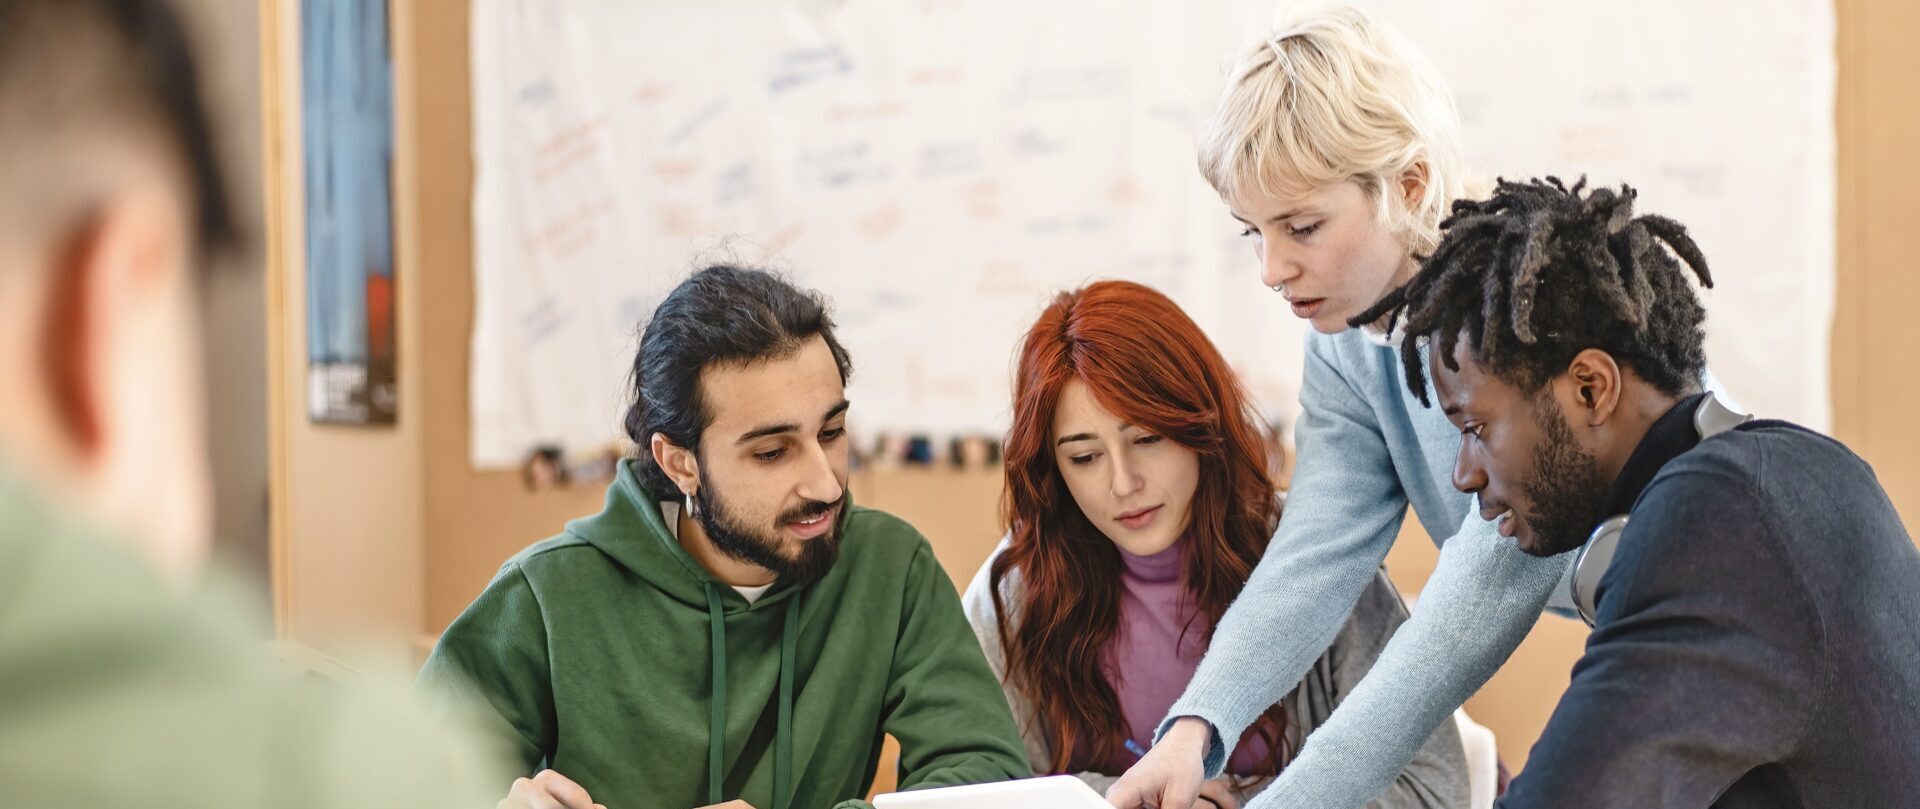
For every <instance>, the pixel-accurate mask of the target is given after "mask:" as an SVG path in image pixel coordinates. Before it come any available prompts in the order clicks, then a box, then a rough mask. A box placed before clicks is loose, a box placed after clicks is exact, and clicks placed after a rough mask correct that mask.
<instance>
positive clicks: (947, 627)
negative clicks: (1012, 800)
mask: <svg viewBox="0 0 1920 809" xmlns="http://www.w3.org/2000/svg"><path fill="white" fill-rule="evenodd" d="M905 586H906V593H907V602H906V610H905V614H904V615H902V616H901V620H900V639H899V642H898V644H897V645H896V646H895V648H894V659H893V669H892V672H891V676H890V677H889V678H888V686H887V694H886V705H885V708H884V711H885V717H886V718H885V721H884V728H885V730H886V732H887V733H890V734H892V735H893V737H894V738H895V739H898V740H899V741H900V771H901V775H900V788H901V789H902V790H908V789H914V788H923V787H935V786H954V785H958V784H977V783H985V782H989V781H1005V780H1007V779H1010V778H1025V777H1027V776H1029V775H1032V774H1033V769H1032V767H1030V766H1029V765H1028V763H1027V756H1026V752H1025V750H1023V749H1022V747H1021V744H1020V734H1019V732H1018V731H1017V730H1015V728H1014V723H1013V715H1012V713H1011V712H1010V711H1009V709H1008V707H1007V699H1006V696H1005V695H1004V694H1003V693H1002V692H1001V690H1000V686H999V683H998V682H997V680H996V678H995V677H994V673H993V670H992V669H990V668H988V666H987V661H986V659H985V657H983V656H982V654H981V646H980V642H979V641H978V640H977V639H976V638H975V637H974V635H973V632H972V631H971V628H970V626H969V624H968V621H967V617H966V615H965V614H963V612H962V610H961V607H960V597H959V595H958V594H957V593H955V592H954V590H953V583H952V582H951V581H949V580H948V579H947V576H946V574H945V573H944V572H942V571H941V570H940V566H939V563H938V562H936V561H934V558H933V551H932V549H931V548H930V547H928V546H927V544H926V542H925V541H924V540H922V541H921V543H920V547H919V548H918V550H916V551H915V554H914V558H913V562H912V564H911V565H910V566H909V568H908V571H907V581H906V582H905Z"/></svg>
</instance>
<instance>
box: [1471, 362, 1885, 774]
mask: <svg viewBox="0 0 1920 809" xmlns="http://www.w3.org/2000/svg"><path fill="white" fill-rule="evenodd" d="M1698 401H1699V397H1691V398H1689V399H1687V400H1685V401H1683V402H1681V403H1680V404H1679V405H1677V406H1676V407H1674V408H1673V410H1672V411H1670V412H1668V413H1667V414H1666V415H1665V416H1664V417H1662V418H1661V419H1660V420H1659V421H1658V422H1656V423H1655V424H1654V426H1653V428H1652V429H1650V430H1649V431H1648V433H1647V436H1646V438H1645V439H1644V440H1643V441H1642V442H1641V443H1640V445H1639V447H1638V448H1637V449H1636V450H1635V451H1634V454H1633V455H1632V457H1631V458H1630V459H1629V460H1628V462H1627V465H1626V466H1625V468H1624V469H1623V470H1622V472H1621V475H1620V477H1619V479H1618V480H1617V481H1616V483H1615V485H1614V488H1613V491H1612V493H1611V495H1610V497H1609V502H1608V504H1607V505H1608V506H1609V510H1608V511H1607V513H1609V514H1612V513H1621V512H1627V511H1628V508H1629V506H1630V508H1631V511H1630V514H1631V517H1630V519H1629V522H1628V525H1627V528H1626V532H1625V533H1624V534H1623V535H1622V536H1621V538H1620V543H1619V546H1618V550H1617V551H1616V554H1615V556H1614V560H1613V563H1612V565H1611V566H1610V567H1609V568H1608V570H1607V572H1606V574H1605V576H1604V577H1603V578H1602V579H1601V583H1600V589H1599V594H1598V603H1597V609H1596V614H1595V621H1594V631H1593V635H1592V637H1591V638H1590V639H1589V640H1588V641H1587V649H1586V654H1585V655H1584V656H1582V657H1581V659H1580V661H1579V662H1578V663H1577V664H1576V665H1575V666H1574V669H1573V679H1572V683H1571V685H1570V686H1569V687H1568V689H1567V692H1566V694H1565V696H1563V697H1562V698H1561V700H1560V704H1559V706H1558V707H1557V708H1555V710H1554V713H1553V717H1552V719H1551V720H1550V721H1549V722H1548V724H1547V728H1546V731H1545V732H1544V733H1543V734H1542V736H1541V739H1540V741H1539V742H1538V743H1537V744H1535V745H1534V748H1533V751H1532V753H1531V755H1530V756H1529V758H1528V761H1527V765H1526V769H1525V770H1524V771H1523V772H1522V773H1521V774H1520V776H1519V777H1518V778H1517V779H1515V781H1514V783H1513V785H1512V788H1511V789H1510V790H1509V792H1508V793H1507V795H1506V796H1505V797H1503V798H1502V799H1501V801H1500V803H1499V804H1498V805H1499V807H1500V809H1525V808H1527V807H1548V806H1551V807H1573V808H1578V807H1673V808H1675V809H1678V808H1681V807H1715V808H1716V809H1735V808H1736V807H1740V808H1744V807H1836V809H1837V808H1838V807H1847V808H1848V809H1852V808H1853V807H1906V806H1920V552H1916V550H1915V548H1914V545H1913V542H1912V540H1911V539H1910V538H1909V537H1908V535H1907V531H1906V529H1905V528H1904V527H1903V526H1902V525H1901V522H1900V517H1899V515H1898V514H1896V513H1895V511H1894V508H1893V504H1892V503H1891V502H1889V501H1888V499H1887V495H1886V492H1885V490H1883V489H1881V487H1880V484H1879V482H1878V481H1877V480H1876V479H1875V478H1874V474H1873V470H1872V469H1871V468H1870V467H1869V466H1867V464H1866V462H1864V461H1862V460H1861V459H1860V458H1859V457H1858V456H1855V455H1854V454H1853V453H1852V452H1850V451H1849V450H1848V449H1847V448H1846V447H1845V446H1844V445H1842V444H1840V443H1839V442H1837V441H1834V440H1833V439H1831V438H1828V437H1826V436H1823V435H1820V434H1818V433H1815V432H1812V431H1809V430H1806V429H1803V428H1801V427H1798V426H1795V425H1792V424H1788V423H1786V422H1780V421H1758V422H1750V423H1748V424H1746V425H1742V426H1741V427H1739V428H1737V429H1734V430H1730V431H1727V432H1724V433H1721V434H1719V435H1715V436H1713V437H1711V438H1708V439H1706V440H1704V441H1702V440H1700V439H1699V437H1698V435H1697V434H1696V433H1695V431H1694V428H1693V424H1692V414H1693V409H1694V405H1695V404H1697V403H1698Z"/></svg>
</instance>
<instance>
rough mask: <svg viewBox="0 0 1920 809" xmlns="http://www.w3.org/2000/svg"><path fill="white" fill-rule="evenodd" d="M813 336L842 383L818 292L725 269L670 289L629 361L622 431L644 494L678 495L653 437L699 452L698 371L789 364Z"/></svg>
mask: <svg viewBox="0 0 1920 809" xmlns="http://www.w3.org/2000/svg"><path fill="white" fill-rule="evenodd" d="M815 336H819V337H820V338H821V339H822V340H825V341H826V344H827V349H828V350H829V351H831V352H832V353H833V362H834V364H835V365H836V366H838V367H839V369H840V381H841V382H842V383H843V384H844V383H845V382H846V381H847V377H848V376H849V375H851V374H852V373H853V363H852V361H850V360H849V359H847V350H846V349H845V348H842V347H841V346H840V341H839V340H837V339H835V338H834V336H833V318H832V317H831V316H830V314H829V313H828V308H827V301H826V298H824V297H822V296H821V295H820V293H817V292H813V291H811V290H804V289H801V288H800V287H797V286H794V285H793V284H791V283H789V282H787V281H786V280H785V279H782V278H781V277H779V276H777V275H774V274H773V273H771V272H768V271H766V270H758V269H751V268H743V267H734V266H728V265H716V266H711V267H707V268H705V269H702V270H700V271H698V272H695V273H694V274H693V275H692V276H691V277H689V278H688V279H687V280H685V281H682V282H680V285H679V286H677V287H674V289H673V291H672V292H670V293H668V294H667V297H666V300H663V301H661V302H660V306H659V308H657V309H655V310H654V312H653V317H652V319H650V320H648V321H647V327H646V329H645V331H643V332H641V335H640V350H639V351H637V352H635V353H634V356H633V375H632V385H633V404H632V405H631V406H629V407H628V408H627V418H626V428H627V437H628V438H630V439H632V440H633V442H634V444H636V445H638V447H639V451H638V453H637V455H638V459H637V460H638V464H637V466H638V467H639V474H640V482H641V483H642V484H643V485H645V486H646V487H647V491H648V492H650V493H652V494H653V496H654V497H658V498H661V499H670V498H673V497H677V496H679V494H680V488H679V487H678V486H676V485H674V482H673V480H672V479H671V478H669V477H667V473H666V472H664V471H662V470H661V469H660V465H659V464H657V463H654V460H653V453H651V452H648V451H647V444H648V442H649V441H650V440H651V439H652V436H653V434H654V433H660V434H661V435H664V436H666V437H667V440H668V441H672V442H673V443H674V445H675V446H679V447H684V448H686V449H689V450H693V451H694V452H695V453H696V454H697V453H698V452H699V449H700V436H701V434H702V433H704V432H706V429H707V425H708V424H709V423H710V422H711V421H712V420H713V416H712V414H711V413H710V412H709V410H708V408H707V407H706V404H705V402H704V400H702V399H701V396H700V371H701V370H702V369H705V368H707V367H708V366H714V365H741V364H746V363H752V362H757V361H761V360H775V359H782V358H784V357H789V356H792V355H793V353H794V352H796V351H799V350H800V348H801V346H803V345H805V344H806V343H807V341H808V340H810V339H812V338H813V337H815Z"/></svg>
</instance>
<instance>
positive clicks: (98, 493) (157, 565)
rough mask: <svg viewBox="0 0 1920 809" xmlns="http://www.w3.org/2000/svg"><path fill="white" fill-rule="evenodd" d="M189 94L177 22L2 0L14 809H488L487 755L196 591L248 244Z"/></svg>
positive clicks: (93, 3)
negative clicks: (219, 299) (203, 350)
mask: <svg viewBox="0 0 1920 809" xmlns="http://www.w3.org/2000/svg"><path fill="white" fill-rule="evenodd" d="M195 82H196V79H195V69H194V66H193V58H192V54H191V52H190V50H189V46H188V43H187V40H186V37H185V35H184V34H183V31H182V27H181V24H180V20H179V18H178V17H177V16H176V15H175V14H174V13H173V12H172V10H171V9H170V8H169V7H168V5H167V4H166V3H164V2H160V1H159V0H0V773H4V774H5V777H4V778H3V779H0V805H4V806H17V807H46V806H143V807H173V806H181V807H185V806H193V807H226V806H232V807H240V806H273V807H349V806H351V807H366V806H423V805H434V806H455V805H465V806H476V805H485V803H487V802H490V799H489V798H487V797H486V795H485V793H486V792H488V791H490V790H486V789H481V787H484V785H486V784H488V783H490V782H491V780H493V779H492V768H491V767H490V766H489V763H488V759H487V758H486V757H485V756H484V755H483V754H481V753H480V751H479V750H478V749H477V748H472V747H470V746H469V745H468V743H467V742H466V740H465V739H463V738H461V737H458V736H456V735H452V734H451V732H450V731H447V730H443V729H440V728H438V727H436V726H434V725H430V724H427V723H426V722H425V720H423V719H418V718H415V716H414V715H413V714H411V713H409V708H408V707H407V705H406V704H405V703H404V702H403V701H401V700H399V699H397V698H388V697H381V696H378V695H374V694H368V693H361V691H360V690H359V689H350V688H348V687H346V686H327V685H323V684H322V683H321V682H319V681H318V680H316V679H314V678H297V677H295V676H293V673H292V672H290V671H286V670H282V669H280V668H277V667H276V666H274V665H273V664H272V663H271V662H270V660H269V656H268V654H267V651H266V649H265V648H264V647H263V646H262V645H261V644H259V643H258V642H257V640H255V638H257V637H258V636H259V634H260V633H259V632H258V631H256V630H255V629H254V626H253V625H250V624H249V623H248V622H247V621H246V620H245V619H243V618H239V617H237V616H241V615H245V614H246V612H247V610H246V609H245V608H244V607H243V606H241V605H242V604H243V603H244V602H241V601H239V600H238V599H234V598H231V597H227V596H222V595H220V594H218V593H217V592H216V591H217V590H218V588H213V587H202V586H201V583H200V581H199V578H200V574H201V568H202V567H203V564H204V561H205V558H206V555H207V550H208V546H209V526H208V522H209V516H208V515H209V511H210V509H209V502H208V501H209V494H208V488H209V472H208V460H207V455H206V450H205V438H206V432H205V431H206V424H205V420H206V415H205V412H204V404H203V401H202V397H203V393H202V388H201V385H202V380H201V369H200V367H199V361H198V357H199V339H200V338H199V328H198V325H197V322H196V321H197V317H198V314H199V312H198V309H199V307H198V301H197V294H196V293H197V289H196V287H197V282H198V280H199V278H200V273H201V271H202V270H201V268H202V267H203V266H204V265H205V264H206V261H207V259H208V257H209V256H210V255H213V254H215V253H217V252H218V251H220V250H222V249H224V248H227V247H230V246H231V245H232V244H233V243H234V241H235V240H236V234H235V233H234V226H233V221H232V218H231V215H230V212H229V210H228V208H227V204H228V203H227V201H226V200H225V198H224V195H223V191H222V188H223V187H222V185H221V180H220V172H219V171H218V168H217V165H216V159H215V157H214V151H213V148H212V145H211V143H210V133H209V128H208V122H207V119H206V117H205V113H204V111H203V109H202V105H201V102H200V97H199V90H198V88H197V86H196V83H195Z"/></svg>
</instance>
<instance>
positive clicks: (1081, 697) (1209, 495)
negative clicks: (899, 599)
mask: <svg viewBox="0 0 1920 809" xmlns="http://www.w3.org/2000/svg"><path fill="white" fill-rule="evenodd" d="M1074 379H1078V380H1080V381H1081V382H1082V383H1084V384H1085V385H1086V386H1087V389H1088V390H1089V392H1091V393H1092V394H1093V396H1094V398H1095V399H1096V400H1097V401H1098V402H1099V403H1100V405H1101V406H1102V407H1104V408H1106V409H1107V410H1108V411H1109V412H1111V413H1113V414H1114V415H1115V416H1116V417H1118V418H1120V419H1121V420H1122V421H1124V422H1126V423H1128V424H1133V425H1135V426H1138V427H1140V428H1141V429H1144V430H1147V431H1149V432H1152V433H1154V434H1157V435H1160V436H1162V437H1164V438H1165V439H1167V440H1169V441H1172V442H1174V443H1177V444H1179V445H1181V446H1183V447H1186V448H1188V449H1190V450H1193V451H1194V452H1196V453H1198V454H1199V456H1200V480H1199V484H1198V487H1197V488H1196V489H1195V491H1194V495H1193V502H1192V505H1191V506H1190V508H1189V511H1188V513H1189V514H1190V515H1191V518H1190V519H1191V523H1190V524H1189V525H1188V526H1187V533H1186V537H1187V540H1186V544H1185V548H1184V550H1183V552H1182V559H1181V573H1182V581H1183V582H1184V584H1185V586H1186V590H1187V595H1188V603H1190V604H1191V605H1192V606H1193V608H1194V613H1193V614H1192V615H1191V616H1189V622H1188V625H1187V630H1186V631H1192V630H1194V629H1195V628H1196V623H1197V624H1198V626H1197V628H1198V629H1199V630H1200V631H1201V632H1202V633H1203V634H1202V640H1203V641H1211V639H1212V636H1213V627H1214V626H1215V625H1216V624H1218V623H1219V622H1220V616H1221V615H1222V614H1223V613H1225V612H1226V611H1227V605H1228V604H1231V603H1232V602H1233V599H1234V597H1236V596H1238V595H1239V594H1240V588H1241V587H1242V586H1243V585H1244V584H1245V583H1246V581H1247V577H1248V576H1249V575H1251V574H1252V573H1253V568H1254V565H1255V564H1257V563H1258V562H1259V561H1260V555H1261V554H1262V553H1263V552H1264V551H1265V550H1266V548H1267V542H1268V540H1269V538H1270V537H1271V536H1272V533H1273V528H1274V526H1275V525H1276V524H1277V523H1278V522H1279V519H1280V504H1279V501H1278V500H1277V499H1276V498H1275V496H1274V486H1273V480H1272V478H1271V477H1270V476H1269V474H1268V472H1267V468H1268V467H1267V457H1266V454H1267V448H1266V444H1265V442H1264V440H1263V439H1264V437H1265V434H1264V433H1263V432H1262V428H1261V426H1260V424H1261V421H1260V419H1259V418H1257V417H1256V416H1255V414H1254V412H1253V409H1252V406H1251V403H1250V401H1249V398H1248V396H1247V394H1246V391H1245V390H1244V389H1242V388H1241V386H1240V382H1239V380H1238V378H1237V377H1235V376H1234V374H1233V371H1232V369H1231V368H1229V367H1228V366H1227V363H1226V360H1225V359H1224V358H1222V357H1221V356H1220V352H1219V350H1218V349H1216V348H1214V345H1213V343H1212V342H1211V341H1209V340H1208V339H1207V336H1206V335H1205V334H1203V333H1202V332H1201V331H1200V327H1199V326H1197V325H1195V324H1194V322H1193V319H1192V318H1189V317H1187V314H1186V312H1184V311H1181V309H1180V307H1179V305H1177V304H1175V303H1174V302H1173V301H1172V300H1171V299H1169V298H1168V297H1167V296H1165V295H1163V294H1161V293H1159V292H1157V291H1155V290H1153V289H1151V288H1149V287H1146V286H1142V285H1140V284H1135V283H1132V282H1128V281H1099V282H1095V283H1093V284H1089V285H1087V286H1085V287H1082V288H1081V289H1079V290H1075V291H1072V292H1063V293H1061V294H1060V295H1058V296H1056V297H1055V298H1054V299H1053V302H1052V303H1051V304H1050V305H1048V306H1047V308H1046V311H1044V312H1042V313H1041V314H1040V318H1039V320H1038V321H1036V322H1035V323H1034V324H1033V328H1032V329H1030V330H1028V332H1027V335H1026V337H1025V338H1024V340H1023V341H1022V343H1021V348H1020V365H1019V370H1018V372H1017V375H1016V377H1015V380H1014V397H1013V428H1012V430H1010V431H1009V432H1008V434H1007V442H1006V455H1005V462H1006V488H1005V490H1004V491H1003V492H1002V495H1001V504H1000V507H1001V516H1002V519H1003V520H1004V521H1005V523H1006V528H1007V531H1008V534H1009V542H1008V545H1007V549H1006V551H1005V552H1004V553H1002V554H1000V556H999V557H998V558H997V559H996V560H995V561H994V563H993V568H992V570H991V571H990V573H989V576H990V579H989V583H990V584H991V585H992V586H991V587H990V588H989V590H990V591H991V593H992V595H993V599H994V605H995V607H996V608H997V612H998V613H999V616H1000V638H1001V644H1002V647H1003V648H1004V650H1005V652H1006V659H1007V676H1008V679H1009V681H1010V682H1011V683H1012V684H1013V685H1014V686H1015V687H1017V688H1019V689H1020V690H1021V691H1022V692H1023V693H1024V694H1026V695H1027V697H1028V699H1029V701H1031V702H1032V703H1033V706H1034V713H1035V716H1036V719H1037V721H1038V722H1039V724H1040V730H1041V731H1042V732H1044V733H1045V734H1046V735H1047V738H1048V739H1049V740H1050V742H1051V747H1052V748H1053V761H1052V762H1051V764H1050V766H1051V769H1052V771H1053V772H1071V771H1072V770H1073V768H1083V767H1084V766H1086V765H1087V764H1088V763H1089V762H1088V761H1084V760H1074V759H1076V758H1077V757H1076V755H1075V754H1076V752H1079V753H1081V754H1082V756H1086V755H1090V756H1092V758H1093V760H1096V761H1097V760H1105V759H1110V758H1112V757H1113V756H1114V755H1115V754H1116V753H1117V751H1118V750H1120V749H1121V748H1123V747H1124V745H1125V744H1126V740H1127V737H1128V735H1129V733H1128V730H1127V723H1126V719H1125V717H1124V716H1122V714H1121V711H1120V701H1119V697H1118V695H1117V694H1116V693H1115V691H1114V688H1113V686H1112V685H1111V684H1110V683H1108V682H1107V678H1106V675H1105V674H1104V673H1103V670H1102V667H1101V663H1102V653H1103V651H1104V650H1105V648H1106V646H1107V643H1108V642H1109V641H1111V640H1112V639H1113V637H1114V635H1115V633H1116V632H1117V631H1118V629H1119V622H1120V586H1121V585H1120V573H1121V561H1120V555H1119V551H1118V549H1117V548H1116V547H1115V546H1114V544H1113V542H1112V541H1111V540H1109V539H1107V537H1106V535H1104V534H1102V533H1101V532H1100V530H1099V529H1098V528H1096V527H1094V525H1093V523H1091V522H1089V521H1088V520H1087V517H1086V515H1085V514H1084V513H1083V512H1081V510H1080V508H1079V506H1078V505H1076V504H1075V502H1074V499H1073V496H1072V494H1071V493H1069V491H1068V490H1067V485H1066V481H1065V480H1064V479H1063V478H1062V477H1061V475H1060V470H1059V467H1058V465H1057V463H1056V461H1055V459H1054V453H1053V448H1052V441H1051V440H1050V434H1051V432H1052V428H1053V415H1054V408H1055V407H1056V406H1057V405H1058V403H1059V401H1060V392H1061V390H1062V389H1063V388H1065V387H1066V384H1067V382H1068V381H1070V380H1074ZM1016 569H1017V570H1018V571H1019V572H1020V577H1021V582H1022V588H1021V595H1020V599H1019V603H1018V604H1012V605H1010V604H1005V603H1002V601H1003V599H1002V597H1001V593H1000V583H1001V581H1002V580H1004V579H1005V578H1006V576H1007V575H1008V574H1009V573H1010V572H1012V571H1014V570H1016ZM1286 721H1287V720H1286V711H1285V709H1284V708H1282V707H1280V706H1277V705H1276V706H1273V707H1271V708H1269V709H1268V710H1267V711H1266V713H1265V714H1263V715H1262V716H1261V717H1260V719H1259V721H1258V722H1256V723H1255V724H1254V726H1253V728H1252V729H1251V730H1250V731H1249V732H1251V733H1258V734H1259V735H1260V736H1261V737H1263V738H1264V739H1265V741H1266V743H1267V748H1268V749H1269V750H1271V751H1273V757H1272V759H1271V760H1269V761H1267V762H1265V763H1264V764H1263V765H1262V767H1261V770H1260V774H1262V775H1271V774H1273V773H1276V772H1279V770H1280V767H1281V766H1282V765H1283V764H1284V763H1285V760H1286V758H1287V752H1286V750H1285V735H1286V734H1285V731H1286Z"/></svg>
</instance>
